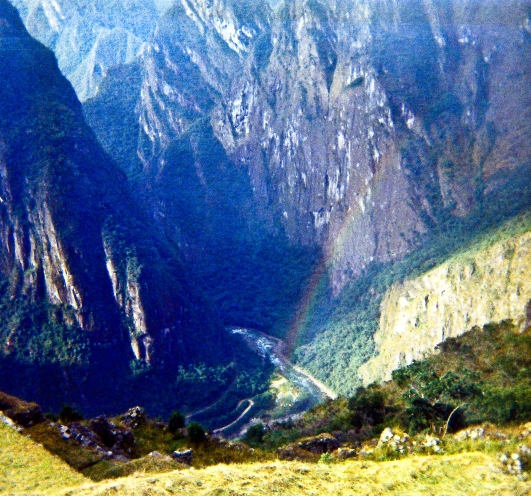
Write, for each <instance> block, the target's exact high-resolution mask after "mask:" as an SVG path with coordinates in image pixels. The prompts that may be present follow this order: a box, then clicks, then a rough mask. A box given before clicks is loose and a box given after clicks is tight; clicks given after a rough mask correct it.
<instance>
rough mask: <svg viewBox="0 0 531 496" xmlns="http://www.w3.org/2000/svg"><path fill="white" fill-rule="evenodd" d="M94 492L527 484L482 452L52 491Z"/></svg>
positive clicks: (516, 487)
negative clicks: (500, 467)
mask: <svg viewBox="0 0 531 496" xmlns="http://www.w3.org/2000/svg"><path fill="white" fill-rule="evenodd" d="M55 494H62V495H64V496H66V495H70V496H74V495H75V496H94V495H101V496H103V495H105V496H106V495H121V494H123V495H130V496H140V495H142V496H155V495H157V496H158V495H171V494H186V495H190V496H193V495H205V496H206V495H209V496H214V495H218V496H222V495H232V496H235V495H242V496H243V495H249V496H250V495H253V496H254V495H275V494H282V495H285V496H292V495H293V496H296V495H304V496H310V495H315V496H321V495H337V496H342V495H371V496H376V495H404V496H406V495H407V496H412V495H430V496H431V495H441V496H442V495H445V496H446V495H448V496H455V495H475V496H480V495H481V496H484V495H497V496H505V495H506V496H524V495H531V483H529V482H523V481H520V480H518V479H516V478H515V477H513V476H509V475H506V474H503V473H502V472H501V471H500V469H499V467H498V464H497V462H496V460H495V459H494V458H492V457H490V456H489V455H486V454H483V453H467V454H461V455H452V456H431V457H412V458H406V459H403V460H397V461H391V462H382V463H376V462H360V461H348V462H344V463H339V464H335V465H331V466H324V465H315V464H304V463H297V462H273V463H265V464H264V463H262V464H254V465H231V466H227V465H218V466H214V467H208V468H206V469H202V470H196V471H191V470H185V471H179V472H171V473H167V474H161V475H151V476H150V475H149V474H143V475H138V474H137V475H135V476H132V477H127V478H124V479H118V480H114V481H112V482H106V483H99V484H91V485H86V486H82V487H79V486H78V487H76V488H73V489H72V490H70V491H62V492H57V493H55Z"/></svg>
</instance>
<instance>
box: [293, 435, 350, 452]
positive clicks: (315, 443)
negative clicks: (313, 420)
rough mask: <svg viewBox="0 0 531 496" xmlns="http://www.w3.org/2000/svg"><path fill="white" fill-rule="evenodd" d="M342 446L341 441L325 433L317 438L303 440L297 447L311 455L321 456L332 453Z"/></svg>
mask: <svg viewBox="0 0 531 496" xmlns="http://www.w3.org/2000/svg"><path fill="white" fill-rule="evenodd" d="M339 446H340V444H339V441H338V440H337V439H336V438H335V437H334V436H332V435H331V434H327V433H323V434H319V435H318V436H315V437H309V438H305V439H302V440H301V441H299V442H298V443H297V447H298V448H300V449H303V450H305V451H309V452H310V453H313V454H316V455H321V454H323V453H332V451H335V450H336V449H338V448H339Z"/></svg>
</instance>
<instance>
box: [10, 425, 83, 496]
mask: <svg viewBox="0 0 531 496" xmlns="http://www.w3.org/2000/svg"><path fill="white" fill-rule="evenodd" d="M85 481H86V479H85V477H83V476H82V475H81V474H79V473H77V472H76V471H75V470H73V469H71V468H70V467H69V466H68V465H66V463H64V462H62V461H61V460H60V459H59V458H57V457H56V456H54V455H52V454H50V453H49V452H48V451H46V450H45V449H44V448H43V447H42V446H40V445H38V444H36V443H34V442H33V441H31V440H30V439H27V438H26V437H25V436H23V435H20V434H19V433H17V432H16V431H14V430H13V429H11V428H9V427H7V426H5V425H4V424H1V423H0V494H30V493H31V494H41V493H45V494H57V493H58V492H59V491H60V490H62V489H63V488H65V487H73V486H76V485H80V484H83V483H84V482H85Z"/></svg>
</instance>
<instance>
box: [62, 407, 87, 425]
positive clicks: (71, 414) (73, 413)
mask: <svg viewBox="0 0 531 496" xmlns="http://www.w3.org/2000/svg"><path fill="white" fill-rule="evenodd" d="M59 420H60V421H61V423H63V424H69V423H70V422H78V421H79V420H83V414H82V413H81V412H80V411H79V410H77V409H75V408H74V407H72V406H70V405H64V406H63V408H62V409H61V411H60V412H59Z"/></svg>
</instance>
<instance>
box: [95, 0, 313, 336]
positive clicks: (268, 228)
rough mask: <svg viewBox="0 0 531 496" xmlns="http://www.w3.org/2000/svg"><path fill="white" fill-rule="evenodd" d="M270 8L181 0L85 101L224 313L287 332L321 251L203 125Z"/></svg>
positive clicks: (103, 137)
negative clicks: (268, 207) (290, 227)
mask: <svg viewBox="0 0 531 496" xmlns="http://www.w3.org/2000/svg"><path fill="white" fill-rule="evenodd" d="M270 16H271V12H270V10H269V9H268V8H267V5H266V4H262V3H260V2H257V3H252V2H251V3H249V2H239V1H233V0H226V1H222V2H214V3H209V2H201V1H194V2H185V1H183V2H177V3H176V4H175V5H174V6H173V7H172V8H171V9H170V10H168V11H167V12H166V14H165V15H164V16H162V18H161V20H160V21H159V23H158V26H157V29H156V30H155V33H154V35H153V37H152V39H151V40H150V42H149V44H148V46H147V47H146V49H145V51H144V53H143V55H142V57H141V58H140V60H139V62H138V65H136V66H133V65H129V66H124V67H122V68H120V69H116V70H115V71H111V73H110V74H109V77H108V78H107V79H106V81H105V82H104V83H103V85H102V89H101V91H100V93H99V94H98V95H97V96H96V97H95V98H93V99H91V100H89V101H87V102H86V104H85V105H84V110H85V115H86V117H87V120H88V122H89V123H90V124H91V126H92V127H93V128H94V130H95V132H96V134H97V136H98V137H99V139H100V141H101V142H102V143H103V145H104V146H105V148H106V150H107V151H108V153H110V154H111V155H112V156H113V157H115V159H116V160H117V162H118V163H120V165H121V167H122V168H123V169H124V170H125V171H126V172H127V174H128V176H129V177H130V178H131V180H132V181H133V182H134V184H135V188H136V191H137V194H138V195H139V196H140V197H141V198H142V199H143V201H144V202H145V203H146V204H147V205H148V206H149V208H150V210H151V212H152V214H153V217H154V219H155V221H156V222H157V223H158V224H159V225H160V226H161V227H162V228H163V230H164V231H165V232H166V234H168V235H169V236H170V237H171V238H172V239H174V240H175V241H176V242H177V243H178V244H179V246H180V248H181V251H182V253H183V256H184V257H185V262H186V264H187V266H188V267H190V269H191V272H192V273H193V274H194V275H195V277H196V281H197V284H198V286H199V287H200V288H201V290H202V292H203V293H204V294H206V295H207V296H208V297H209V299H210V300H211V301H213V303H214V305H215V307H216V308H217V309H218V312H219V314H220V315H221V318H222V319H223V320H224V322H225V323H226V324H229V325H245V326H250V327H257V328H261V329H266V330H268V331H269V332H272V333H283V332H284V329H285V328H286V327H288V326H289V322H290V320H291V318H292V316H293V314H294V311H295V307H296V304H297V301H298V299H299V297H300V293H301V287H302V286H303V285H304V281H305V278H306V277H307V276H308V273H309V270H310V269H311V268H312V267H313V265H314V264H315V262H316V260H317V259H318V257H319V254H318V250H316V249H314V248H313V247H300V246H296V245H293V244H291V243H290V242H289V241H288V240H287V238H286V236H285V234H284V233H283V230H282V228H281V226H279V225H278V223H276V221H275V220H274V219H272V218H271V216H268V215H267V214H266V213H265V212H264V209H263V208H261V206H259V205H258V206H257V204H256V202H255V200H254V197H253V191H252V186H251V184H250V181H249V177H248V173H247V169H246V167H245V166H242V165H240V164H234V163H232V162H231V161H230V160H229V158H228V157H227V155H226V153H225V150H224V149H223V147H222V146H221V145H220V143H219V141H218V140H217V139H216V138H215V137H214V135H213V132H212V129H211V127H210V124H209V119H210V114H211V111H212V109H213V108H214V106H215V105H216V104H218V103H219V102H220V101H221V95H222V94H223V93H224V92H225V91H226V89H227V88H228V86H229V83H230V81H231V80H232V78H233V77H235V75H236V74H238V73H240V72H241V70H242V65H243V63H244V60H245V58H246V57H247V55H248V53H249V52H250V51H251V50H252V49H253V46H254V43H255V40H256V39H258V38H260V36H261V35H262V33H263V32H264V31H267V30H268V26H269V20H270ZM138 69H139V72H138ZM131 91H132V92H134V93H133V94H135V95H136V100H135V99H134V98H130V95H131ZM110 116H112V117H111V118H110ZM137 151H138V155H137ZM138 157H139V158H140V159H139V158H138Z"/></svg>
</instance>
